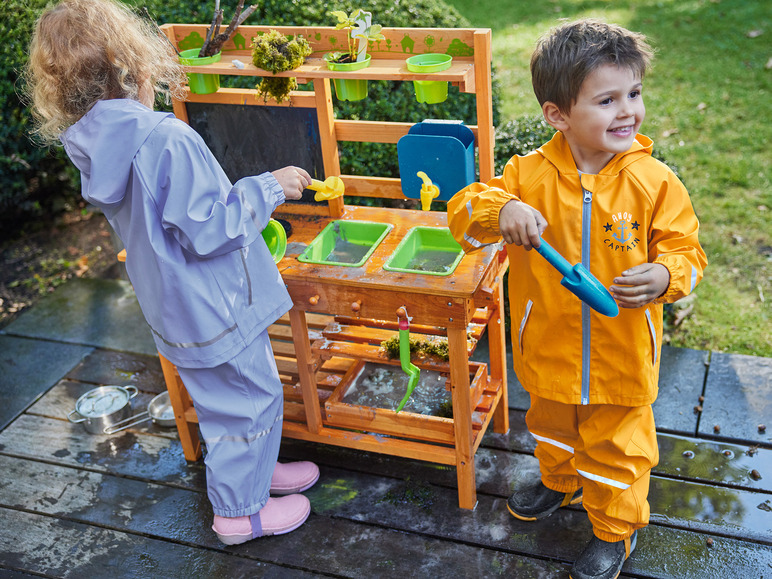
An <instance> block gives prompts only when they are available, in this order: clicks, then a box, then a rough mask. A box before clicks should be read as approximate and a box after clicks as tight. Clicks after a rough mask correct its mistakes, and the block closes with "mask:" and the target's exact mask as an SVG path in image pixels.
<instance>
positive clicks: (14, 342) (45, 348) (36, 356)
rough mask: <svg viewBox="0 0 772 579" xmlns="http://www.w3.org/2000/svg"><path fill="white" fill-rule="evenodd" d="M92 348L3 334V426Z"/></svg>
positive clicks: (0, 341) (0, 356)
mask: <svg viewBox="0 0 772 579" xmlns="http://www.w3.org/2000/svg"><path fill="white" fill-rule="evenodd" d="M92 350H93V348H91V347H88V346H76V345H71V344H59V343H52V342H44V341H41V340H30V339H27V338H18V337H14V336H6V335H2V334H0V393H2V404H0V430H2V429H3V428H5V427H6V426H7V425H8V424H9V423H10V422H11V421H12V420H13V419H14V418H16V417H17V416H18V415H19V414H21V413H22V412H23V411H24V410H25V409H26V408H27V407H28V406H29V405H30V404H32V403H33V402H34V401H35V400H36V399H38V398H39V397H40V396H41V395H43V393H45V392H46V390H48V389H49V388H51V387H52V386H53V385H54V384H56V382H57V381H58V380H59V378H61V377H62V376H63V375H64V374H66V373H67V372H69V371H70V370H71V369H72V368H73V366H76V365H77V364H78V363H79V362H80V361H81V359H82V358H84V357H85V356H86V355H87V354H89V353H90V352H91V351H92ZM31 362H32V363H31Z"/></svg>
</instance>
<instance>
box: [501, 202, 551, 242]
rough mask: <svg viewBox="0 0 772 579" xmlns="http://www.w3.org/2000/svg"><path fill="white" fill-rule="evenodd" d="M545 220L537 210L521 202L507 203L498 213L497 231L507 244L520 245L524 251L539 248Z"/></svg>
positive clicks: (545, 227) (545, 223)
mask: <svg viewBox="0 0 772 579" xmlns="http://www.w3.org/2000/svg"><path fill="white" fill-rule="evenodd" d="M545 229H547V220H546V219H544V217H542V214H541V213H539V211H538V210H536V209H534V208H533V207H531V206H530V205H527V204H526V203H523V202H522V201H515V200H514V199H513V200H512V201H508V202H507V203H506V204H505V205H504V207H502V208H501V211H499V231H501V235H502V236H503V237H504V241H505V242H507V243H514V244H515V245H522V246H523V247H524V248H525V249H526V250H529V251H530V249H531V248H532V247H539V245H540V244H541V234H542V233H544V230H545Z"/></svg>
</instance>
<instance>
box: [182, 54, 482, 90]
mask: <svg viewBox="0 0 772 579" xmlns="http://www.w3.org/2000/svg"><path fill="white" fill-rule="evenodd" d="M234 60H238V61H240V62H242V63H243V64H244V68H238V67H236V66H235V65H234V64H233V61H234ZM405 60H406V59H389V58H379V59H375V58H374V59H372V60H371V61H370V66H368V67H367V68H363V69H361V70H356V71H351V72H335V71H331V70H329V69H328V68H327V63H326V62H325V60H324V59H323V58H307V59H306V62H305V63H304V64H302V65H301V66H300V67H298V68H296V69H295V70H290V71H287V72H279V73H276V74H274V73H272V72H268V71H267V70H263V69H260V68H257V67H256V66H255V65H254V64H252V56H251V54H249V53H243V54H241V53H231V54H228V55H223V56H222V59H221V60H220V61H219V62H215V63H213V64H205V65H202V66H186V67H184V68H185V72H191V73H203V74H224V75H231V76H268V77H270V76H276V77H295V78H297V79H298V82H299V83H300V84H305V83H306V82H308V81H310V80H314V79H317V78H347V79H352V80H357V79H367V80H399V81H412V80H436V81H448V82H452V83H454V84H456V85H458V86H459V89H460V90H461V91H462V92H471V89H473V86H474V61H473V60H472V59H471V58H460V59H454V61H453V63H452V64H451V66H450V68H449V69H447V70H444V71H442V72H435V73H431V74H420V73H416V72H410V71H409V70H408V69H407V66H406V64H405ZM301 81H303V82H301Z"/></svg>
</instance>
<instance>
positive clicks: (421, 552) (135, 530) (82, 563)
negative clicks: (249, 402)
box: [0, 351, 772, 579]
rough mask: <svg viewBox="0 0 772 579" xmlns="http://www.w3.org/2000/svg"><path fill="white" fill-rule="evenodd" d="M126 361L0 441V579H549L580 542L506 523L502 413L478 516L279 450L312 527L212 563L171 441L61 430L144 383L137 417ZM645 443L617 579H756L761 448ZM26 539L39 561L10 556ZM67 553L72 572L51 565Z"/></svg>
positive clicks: (91, 373)
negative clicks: (295, 466) (636, 515)
mask: <svg viewBox="0 0 772 579" xmlns="http://www.w3.org/2000/svg"><path fill="white" fill-rule="evenodd" d="M131 359H132V357H131V356H129V357H127V358H124V357H122V356H114V355H113V353H108V352H103V351H95V352H94V353H93V354H92V355H91V356H89V357H88V358H86V359H85V360H84V361H83V363H82V364H81V365H80V366H78V367H77V368H75V369H74V370H72V371H71V372H70V373H69V374H68V377H69V379H65V380H62V381H60V382H59V383H58V384H57V385H56V386H55V387H54V388H52V389H51V390H50V391H48V392H47V393H46V394H45V395H44V396H43V397H42V398H41V399H39V400H38V401H37V402H36V403H35V404H34V405H33V406H31V407H30V408H29V409H28V411H27V413H25V414H24V415H22V416H21V417H19V418H18V419H16V420H15V421H14V422H12V423H11V424H10V425H9V426H8V427H7V428H5V429H4V430H2V431H0V526H1V527H2V528H3V529H11V531H12V533H11V535H10V538H7V537H9V534H8V533H3V534H0V535H4V536H0V574H4V573H3V571H6V570H8V571H9V572H11V573H16V574H18V575H19V576H25V575H24V574H29V575H32V574H35V575H36V574H46V575H48V576H89V577H102V576H104V577H111V578H113V577H121V576H128V575H130V574H131V573H133V572H135V571H136V572H137V573H139V575H142V573H143V572H145V571H147V570H148V569H150V568H152V569H153V571H154V572H155V571H156V570H158V569H160V570H161V574H162V575H163V576H167V577H171V578H176V577H182V576H183V575H185V577H189V576H195V573H198V572H199V571H200V569H203V570H204V572H205V573H206V572H209V571H210V570H211V571H212V573H219V572H222V574H223V576H226V575H227V576H234V577H239V576H245V577H246V576H255V575H268V576H286V575H288V576H292V577H295V576H299V577H303V576H319V575H320V574H323V575H328V574H329V575H335V576H338V577H361V576H362V573H363V572H366V573H368V574H369V575H371V576H376V575H381V576H398V575H402V574H406V573H409V574H410V576H437V575H439V574H440V573H443V575H445V576H458V577H467V576H480V577H487V576H493V575H498V574H500V573H501V574H507V575H510V576H515V577H521V576H538V577H560V576H565V572H566V570H567V568H568V566H569V565H570V562H571V561H572V560H573V558H575V557H576V555H577V554H578V553H579V552H580V551H581V549H582V548H583V547H584V544H585V543H586V541H587V539H588V537H589V536H590V533H591V530H590V526H589V522H588V521H587V517H586V514H585V513H584V511H583V509H581V508H578V507H572V508H570V509H561V510H560V511H559V512H558V513H556V514H555V515H553V516H552V517H550V518H549V519H547V520H546V521H543V522H540V523H538V524H533V523H523V522H520V521H517V520H516V519H514V518H513V517H511V516H510V515H509V514H508V513H507V511H506V507H505V500H506V498H507V496H508V495H509V494H510V493H511V492H512V489H513V485H516V484H520V483H521V482H523V481H526V480H529V479H532V478H534V477H535V476H538V464H537V462H536V460H535V458H534V457H533V456H532V453H533V439H532V437H531V436H530V435H529V434H528V432H527V430H526V429H525V427H524V420H523V417H524V412H523V410H510V425H511V430H510V432H509V433H507V434H494V433H490V432H489V433H487V434H486V435H485V437H484V439H483V442H482V445H481V447H480V449H479V450H478V452H477V454H476V456H475V462H476V474H477V481H476V482H477V496H478V500H479V503H478V506H477V508H476V510H474V511H471V512H470V511H465V510H462V509H458V505H457V490H456V485H457V480H456V473H455V468H453V467H452V466H447V467H446V466H442V465H437V464H430V463H426V462H421V461H417V460H409V459H404V458H399V457H392V456H388V455H382V454H373V453H368V452H364V451H356V450H351V449H345V448H340V447H331V446H325V445H319V444H313V443H307V442H303V441H297V440H289V439H285V440H284V441H283V443H282V451H281V459H282V460H296V459H309V460H314V461H316V462H317V463H318V464H320V466H321V469H322V478H321V479H320V481H319V483H317V485H316V486H315V487H314V488H313V489H311V490H310V491H308V492H307V493H306V494H307V496H308V497H309V498H310V499H311V501H312V507H313V513H312V515H311V517H310V519H309V521H308V522H307V523H306V524H304V525H303V526H302V527H301V528H300V529H298V530H297V531H294V532H293V533H291V534H289V535H285V536H282V537H274V538H270V539H264V540H260V541H254V542H251V543H249V544H246V545H243V546H240V547H236V548H224V547H223V546H222V545H220V543H219V542H218V541H217V539H216V538H215V537H214V535H213V534H212V533H211V531H210V529H209V525H210V524H211V520H210V519H211V509H210V507H209V504H208V500H207V499H206V494H205V478H204V465H203V462H201V461H199V462H197V463H187V462H186V461H185V460H184V457H183V456H182V451H181V448H180V445H179V442H178V440H176V435H175V433H174V431H171V432H168V431H164V430H162V429H159V428H158V427H154V426H153V425H144V426H143V427H140V428H139V429H137V430H136V431H129V432H125V433H121V434H118V435H114V436H105V435H91V434H88V433H86V432H85V430H84V429H83V427H82V425H77V424H70V423H69V422H67V420H66V414H67V412H69V411H70V410H71V409H72V408H73V405H74V402H75V400H77V397H78V396H79V395H80V394H82V393H83V392H85V391H87V390H88V389H90V388H92V387H94V384H98V383H100V382H101V381H102V380H108V379H110V380H111V381H117V380H124V382H122V383H124V384H130V383H139V384H141V385H142V388H143V391H142V392H141V394H140V395H139V396H138V397H137V399H136V400H135V411H138V410H141V409H143V408H144V406H145V404H146V401H147V400H149V399H150V398H151V397H152V396H153V394H154V392H153V391H151V390H152V389H153V388H154V386H153V379H152V360H153V357H148V356H139V357H138V361H139V362H142V361H143V360H144V361H146V360H147V359H150V360H151V363H150V364H149V366H148V368H147V369H145V370H141V371H137V372H135V371H133V370H132V368H139V366H136V367H135V366H133V365H132V364H131V363H129V362H131ZM116 361H117V362H120V363H116ZM116 369H117V371H116ZM335 376H336V375H335V374H332V375H331V378H333V377H335ZM73 378H74V379H73ZM287 388H289V389H290V390H292V386H291V385H287ZM145 389H147V390H145ZM30 433H34V436H31V435H30ZM658 437H659V444H660V451H661V460H660V465H658V467H656V469H655V471H654V476H653V477H652V485H651V492H650V503H651V508H652V520H651V524H650V525H649V526H648V527H647V528H646V529H644V530H642V531H641V535H640V541H639V547H638V549H637V550H636V552H635V553H634V554H633V556H632V557H631V559H630V561H629V562H628V563H627V564H626V565H625V568H624V571H625V572H624V573H623V576H630V574H632V575H634V576H636V577H663V578H675V577H678V578H682V577H683V578H686V579H691V578H695V579H696V578H697V577H699V578H700V579H702V578H703V577H707V578H716V579H719V578H720V579H725V578H730V577H731V578H734V577H743V578H744V577H762V576H766V574H768V572H769V569H770V568H772V555H771V554H770V553H772V549H770V547H771V546H772V524H771V523H770V520H771V519H770V516H769V513H770V512H772V511H770V509H772V449H770V448H765V447H764V445H762V447H761V448H757V447H755V445H753V444H751V443H750V442H746V443H743V442H738V441H731V440H727V441H724V440H709V439H706V438H695V437H692V436H682V435H675V434H670V433H662V432H660V433H658ZM687 451H688V452H691V453H692V455H693V456H688V452H687ZM727 451H728V452H727ZM685 453H687V455H685ZM752 470H756V471H757V472H758V474H759V476H760V478H758V479H756V478H753V477H751V476H750V472H751V471H752ZM170 513H171V514H170ZM180 513H184V515H182V516H181V515H180ZM169 521H172V522H171V523H170V522H169ZM17 530H18V531H17ZM707 539H711V540H712V541H713V546H712V547H710V548H709V547H708V546H707V544H706V541H707ZM25 540H27V541H29V542H30V544H34V545H35V549H30V548H28V547H22V548H19V545H21V544H22V543H23V542H24V541H25ZM106 546H107V547H106ZM63 549H65V551H63ZM70 551H71V552H72V553H75V554H76V555H80V558H79V559H78V560H77V562H78V566H75V567H68V568H67V569H64V568H63V567H62V566H61V565H59V564H58V563H56V562H55V563H53V564H52V563H51V561H52V560H54V559H55V558H56V557H59V561H60V560H61V559H62V557H61V553H62V552H66V553H70ZM135 553H136V554H138V555H137V556H134V554H135ZM139 554H141V556H140V555H139ZM68 556H69V555H68ZM190 561H196V567H195V573H193V574H192V575H191V572H190V569H191V567H190V564H191V563H190ZM143 565H144V566H143ZM186 565H187V566H186ZM49 567H50V568H49ZM58 569H61V571H59V572H57V570H58ZM448 569H452V570H453V571H448ZM167 570H168V573H166V572H165V571H167ZM456 570H457V571H458V572H457V573H456ZM135 576H137V575H135Z"/></svg>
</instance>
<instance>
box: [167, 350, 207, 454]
mask: <svg viewBox="0 0 772 579" xmlns="http://www.w3.org/2000/svg"><path fill="white" fill-rule="evenodd" d="M158 358H159V359H160V360H161V370H162V371H163V373H164V380H165V381H166V389H167V390H168V391H169V401H170V402H171V404H172V409H173V410H174V422H175V423H176V424H177V433H178V434H179V436H180V443H181V444H182V452H183V454H184V455H185V459H186V460H190V461H193V462H195V461H197V460H199V459H200V458H201V455H202V452H201V439H200V438H199V437H198V422H197V420H195V419H194V418H195V409H194V408H193V402H192V400H191V399H190V395H189V394H188V391H187V389H186V388H185V384H183V383H182V379H181V378H180V375H179V373H178V372H177V368H176V367H175V366H174V364H172V363H171V362H169V360H167V359H166V358H164V357H163V356H162V355H161V354H160V353H159V354H158Z"/></svg>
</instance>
